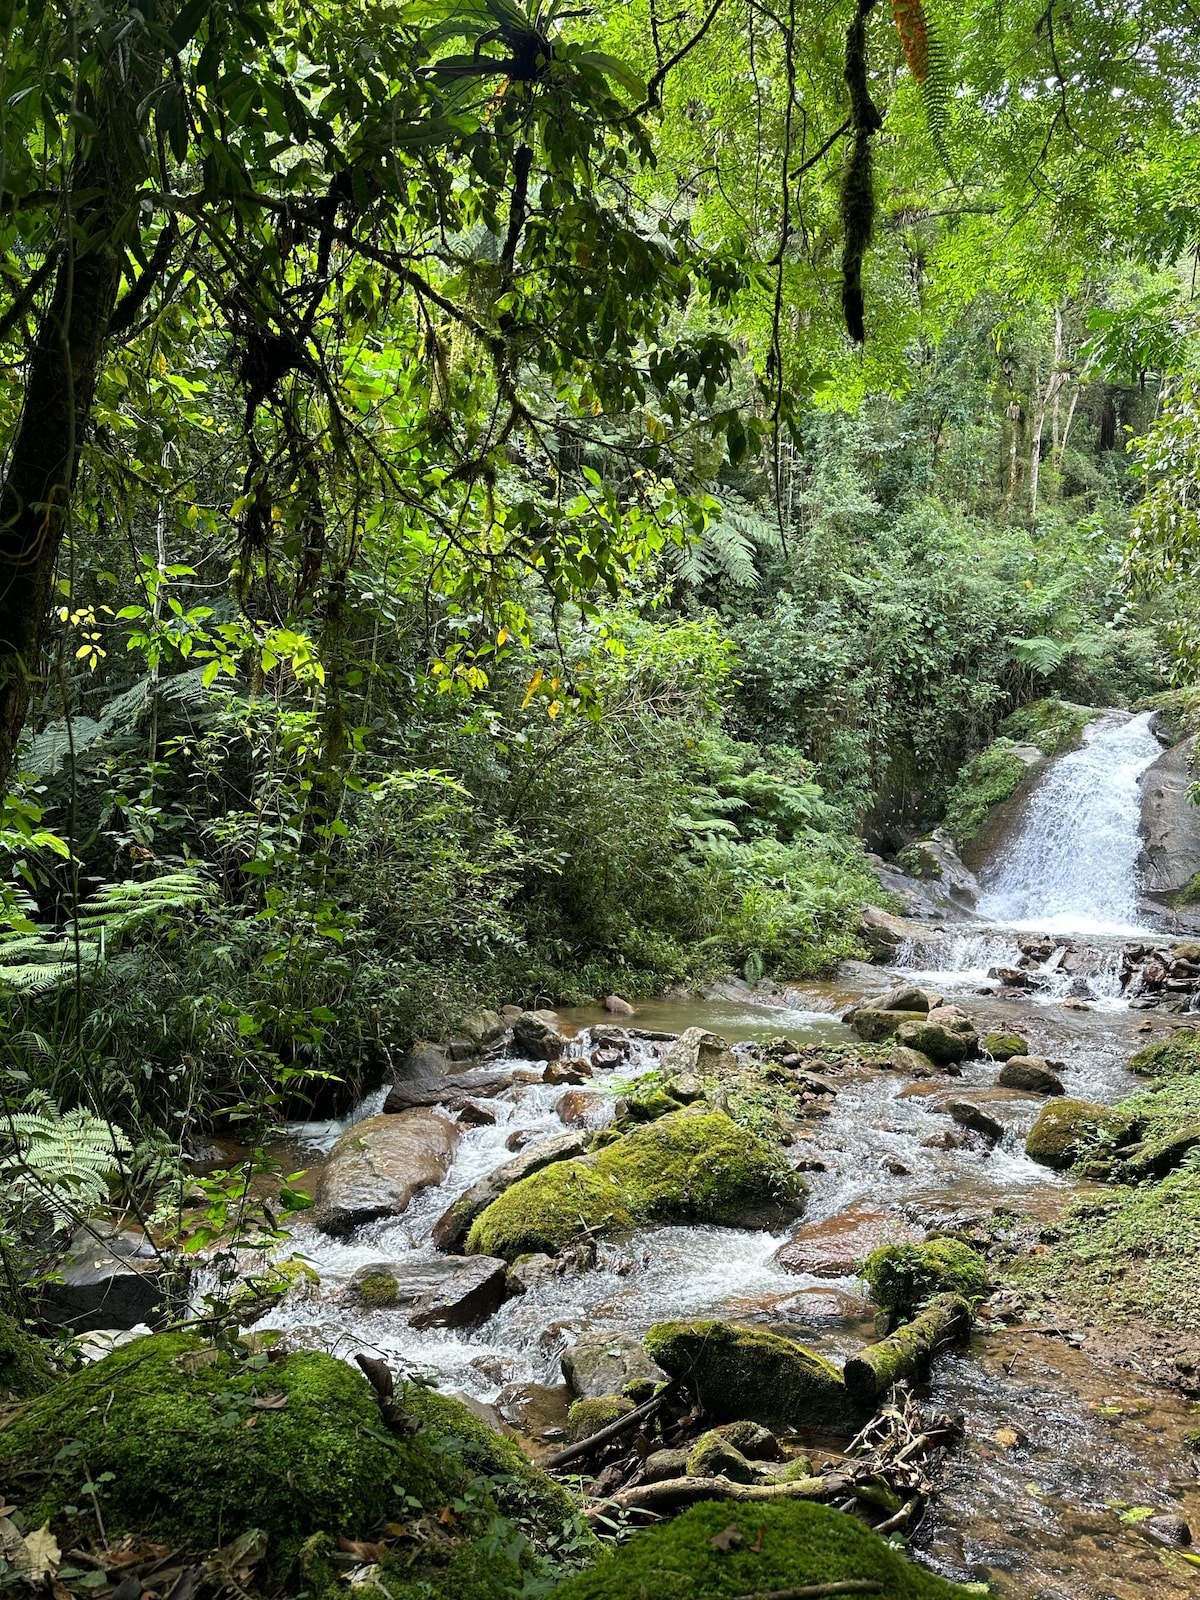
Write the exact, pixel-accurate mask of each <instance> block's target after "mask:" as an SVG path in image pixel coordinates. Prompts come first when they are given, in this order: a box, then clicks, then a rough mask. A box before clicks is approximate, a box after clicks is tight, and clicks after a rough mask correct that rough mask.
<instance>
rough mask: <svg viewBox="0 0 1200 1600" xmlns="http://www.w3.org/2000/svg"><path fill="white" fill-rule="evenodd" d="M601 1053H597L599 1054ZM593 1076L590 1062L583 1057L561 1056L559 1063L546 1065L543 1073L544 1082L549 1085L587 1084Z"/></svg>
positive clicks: (554, 1062) (553, 1062)
mask: <svg viewBox="0 0 1200 1600" xmlns="http://www.w3.org/2000/svg"><path fill="white" fill-rule="evenodd" d="M599 1053H600V1052H599V1051H597V1054H599ZM591 1075H592V1065H591V1062H590V1061H585V1060H584V1059H583V1057H582V1056H561V1057H560V1058H559V1059H558V1060H557V1061H550V1062H547V1064H546V1070H545V1072H543V1073H542V1082H543V1083H549V1084H562V1083H571V1084H579V1083H586V1082H587V1080H588V1079H589V1078H590V1077H591Z"/></svg>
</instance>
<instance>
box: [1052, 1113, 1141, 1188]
mask: <svg viewBox="0 0 1200 1600" xmlns="http://www.w3.org/2000/svg"><path fill="white" fill-rule="evenodd" d="M1136 1127H1137V1119H1136V1118H1135V1117H1134V1116H1132V1115H1131V1114H1130V1113H1129V1112H1125V1111H1121V1110H1120V1109H1119V1108H1116V1107H1112V1106H1102V1105H1097V1104H1096V1103H1095V1102H1094V1101H1091V1100H1071V1099H1067V1098H1064V1099H1061V1100H1052V1101H1051V1102H1050V1104H1049V1105H1048V1106H1043V1108H1042V1111H1041V1114H1040V1116H1039V1117H1038V1119H1037V1121H1036V1122H1035V1123H1034V1125H1033V1127H1032V1128H1031V1129H1030V1130H1029V1135H1028V1137H1027V1138H1026V1140H1025V1154H1026V1155H1027V1156H1028V1157H1029V1159H1030V1160H1031V1161H1037V1162H1038V1163H1040V1165H1042V1166H1043V1167H1053V1168H1054V1169H1055V1170H1056V1171H1058V1172H1065V1171H1066V1169H1067V1168H1068V1167H1070V1166H1073V1165H1074V1163H1075V1162H1076V1161H1077V1160H1079V1158H1080V1156H1082V1155H1084V1154H1085V1153H1086V1152H1087V1151H1088V1149H1089V1147H1091V1146H1093V1145H1096V1144H1098V1143H1100V1142H1101V1141H1104V1142H1107V1143H1110V1144H1121V1143H1122V1142H1123V1141H1125V1140H1126V1139H1129V1138H1131V1137H1132V1135H1133V1133H1134V1131H1135V1129H1136Z"/></svg>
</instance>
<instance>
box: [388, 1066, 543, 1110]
mask: <svg viewBox="0 0 1200 1600" xmlns="http://www.w3.org/2000/svg"><path fill="white" fill-rule="evenodd" d="M512 1084H513V1075H512V1073H511V1072H497V1071H495V1070H494V1069H491V1068H487V1067H482V1068H477V1069H475V1070H474V1071H472V1072H455V1073H451V1074H449V1075H448V1076H447V1075H443V1076H442V1077H440V1078H432V1079H431V1078H400V1079H397V1081H396V1082H395V1083H394V1084H393V1085H392V1087H391V1088H390V1089H389V1090H388V1095H387V1099H386V1100H385V1101H384V1102H383V1111H384V1115H386V1116H389V1117H395V1116H399V1115H400V1113H401V1112H402V1111H414V1110H417V1109H419V1108H423V1107H430V1106H441V1107H444V1108H445V1109H446V1110H447V1111H458V1110H460V1109H461V1108H462V1107H463V1106H464V1105H465V1104H466V1103H467V1101H468V1100H478V1099H485V1100H486V1099H490V1098H492V1097H493V1096H494V1095H498V1094H501V1093H502V1092H503V1091H504V1090H505V1089H510V1088H511V1087H512Z"/></svg>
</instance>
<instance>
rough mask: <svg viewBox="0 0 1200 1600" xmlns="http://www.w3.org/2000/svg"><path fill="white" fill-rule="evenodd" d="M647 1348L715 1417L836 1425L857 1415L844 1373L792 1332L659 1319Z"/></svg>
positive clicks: (663, 1367) (722, 1419)
mask: <svg viewBox="0 0 1200 1600" xmlns="http://www.w3.org/2000/svg"><path fill="white" fill-rule="evenodd" d="M646 1350H647V1351H648V1353H649V1354H650V1356H651V1358H652V1359H653V1360H655V1361H657V1362H658V1364H659V1366H660V1367H662V1369H663V1371H664V1372H667V1373H669V1374H670V1375H671V1377H673V1378H674V1377H682V1378H685V1379H686V1381H687V1382H688V1383H689V1384H690V1385H691V1387H692V1388H693V1389H694V1390H695V1391H696V1393H697V1395H698V1397H699V1399H700V1401H701V1404H702V1405H703V1406H704V1409H705V1411H706V1412H707V1413H708V1415H709V1416H710V1417H711V1418H712V1419H713V1421H715V1422H723V1421H728V1422H736V1421H741V1420H743V1419H746V1418H748V1419H749V1420H750V1421H752V1422H765V1423H767V1424H768V1425H776V1424H784V1425H787V1426H793V1425H799V1424H802V1423H811V1424H813V1425H816V1426H827V1427H833V1428H840V1427H845V1426H849V1425H851V1424H852V1422H853V1420H854V1408H853V1406H852V1405H851V1403H850V1400H849V1397H848V1396H847V1394H846V1386H845V1384H844V1383H843V1382H842V1375H841V1373H840V1372H839V1371H838V1369H837V1368H836V1367H835V1366H834V1365H833V1364H832V1362H829V1361H826V1359H825V1358H824V1356H819V1355H817V1354H816V1353H815V1352H814V1351H812V1350H808V1349H806V1348H805V1347H804V1346H803V1345H801V1344H796V1343H795V1342H794V1341H793V1340H791V1339H783V1338H780V1336H779V1335H778V1334H774V1333H768V1332H767V1331H766V1329H765V1328H748V1327H743V1326H741V1325H740V1324H737V1323H730V1322H707V1321H697V1322H660V1323H657V1324H656V1325H655V1326H654V1327H653V1328H651V1329H650V1332H649V1333H648V1334H647V1335H646Z"/></svg>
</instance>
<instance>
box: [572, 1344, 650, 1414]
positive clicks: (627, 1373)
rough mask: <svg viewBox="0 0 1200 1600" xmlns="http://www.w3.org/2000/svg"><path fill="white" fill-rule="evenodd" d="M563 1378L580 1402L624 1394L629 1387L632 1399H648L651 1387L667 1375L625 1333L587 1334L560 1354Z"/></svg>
mask: <svg viewBox="0 0 1200 1600" xmlns="http://www.w3.org/2000/svg"><path fill="white" fill-rule="evenodd" d="M561 1359H562V1372H563V1377H564V1378H565V1379H566V1380H567V1382H568V1383H569V1384H570V1385H571V1387H572V1389H574V1391H575V1393H576V1394H577V1395H578V1396H579V1397H580V1399H582V1400H597V1399H599V1398H600V1397H601V1396H602V1395H606V1394H624V1393H625V1392H626V1389H627V1388H629V1387H630V1386H632V1387H633V1388H634V1389H635V1390H636V1391H637V1393H636V1395H635V1398H637V1399H639V1400H640V1399H641V1398H642V1396H643V1391H644V1392H645V1393H646V1396H647V1398H648V1395H649V1392H650V1391H652V1390H653V1388H654V1385H655V1384H658V1383H665V1382H666V1381H667V1375H666V1373H665V1372H664V1371H663V1370H662V1368H661V1367H660V1366H658V1365H657V1363H656V1362H654V1361H652V1360H651V1359H650V1357H649V1356H648V1355H647V1354H646V1347H645V1346H644V1345H643V1344H642V1342H641V1340H640V1339H634V1338H633V1337H632V1336H631V1335H629V1334H627V1333H588V1334H585V1335H584V1336H583V1338H582V1339H579V1340H577V1341H576V1343H575V1344H573V1345H569V1346H568V1347H567V1349H565V1350H564V1351H563V1353H562V1358H561Z"/></svg>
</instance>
